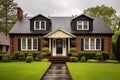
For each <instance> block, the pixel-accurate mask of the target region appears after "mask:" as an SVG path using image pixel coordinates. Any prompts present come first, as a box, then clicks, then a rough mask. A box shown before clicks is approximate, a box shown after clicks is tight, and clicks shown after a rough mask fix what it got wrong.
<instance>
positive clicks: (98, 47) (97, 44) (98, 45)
mask: <svg viewBox="0 0 120 80" xmlns="http://www.w3.org/2000/svg"><path fill="white" fill-rule="evenodd" d="M96 49H100V39H96Z"/></svg>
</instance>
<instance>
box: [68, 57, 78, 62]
mask: <svg viewBox="0 0 120 80" xmlns="http://www.w3.org/2000/svg"><path fill="white" fill-rule="evenodd" d="M70 61H71V62H78V61H79V59H78V58H77V57H70Z"/></svg>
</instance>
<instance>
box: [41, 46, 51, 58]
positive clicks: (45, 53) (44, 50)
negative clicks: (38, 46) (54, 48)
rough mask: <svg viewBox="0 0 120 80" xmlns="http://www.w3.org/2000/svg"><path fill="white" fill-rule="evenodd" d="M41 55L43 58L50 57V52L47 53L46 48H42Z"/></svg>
mask: <svg viewBox="0 0 120 80" xmlns="http://www.w3.org/2000/svg"><path fill="white" fill-rule="evenodd" d="M42 54H43V55H44V56H50V55H51V52H50V51H49V48H48V47H44V48H42Z"/></svg>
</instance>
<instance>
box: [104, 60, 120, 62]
mask: <svg viewBox="0 0 120 80" xmlns="http://www.w3.org/2000/svg"><path fill="white" fill-rule="evenodd" d="M105 62H107V63H118V62H119V61H117V60H105Z"/></svg>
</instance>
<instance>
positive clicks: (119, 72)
mask: <svg viewBox="0 0 120 80" xmlns="http://www.w3.org/2000/svg"><path fill="white" fill-rule="evenodd" d="M67 65H68V68H69V71H70V73H71V75H72V78H73V80H120V64H108V63H70V62H69V63H67Z"/></svg>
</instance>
